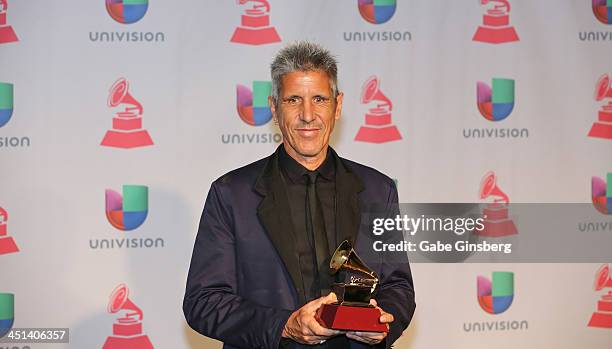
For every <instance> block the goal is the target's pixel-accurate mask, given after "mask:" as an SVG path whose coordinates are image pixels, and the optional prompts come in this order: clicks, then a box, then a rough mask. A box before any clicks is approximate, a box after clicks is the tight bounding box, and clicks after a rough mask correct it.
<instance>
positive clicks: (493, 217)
mask: <svg viewBox="0 0 612 349" xmlns="http://www.w3.org/2000/svg"><path fill="white" fill-rule="evenodd" d="M479 196H480V199H481V200H485V199H487V198H489V197H492V198H493V202H491V203H488V204H487V206H486V207H485V209H484V210H483V212H482V214H483V217H485V219H484V222H483V225H484V229H483V230H481V231H477V230H476V231H475V233H474V235H480V236H487V237H501V236H508V235H516V234H517V230H516V226H515V225H514V222H513V221H512V220H511V219H510V218H508V204H509V203H510V199H509V198H508V195H506V193H504V192H503V191H502V190H501V189H500V188H499V187H498V186H497V177H496V176H495V173H494V172H493V171H489V172H487V173H486V174H485V175H484V177H482V180H481V182H480V193H479Z"/></svg>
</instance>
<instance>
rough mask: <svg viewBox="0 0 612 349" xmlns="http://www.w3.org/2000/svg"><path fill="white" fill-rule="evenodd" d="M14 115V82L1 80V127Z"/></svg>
mask: <svg viewBox="0 0 612 349" xmlns="http://www.w3.org/2000/svg"><path fill="white" fill-rule="evenodd" d="M11 116H13V84H9V83H6V82H0V127H2V126H4V125H6V124H7V123H8V122H9V120H10V119H11Z"/></svg>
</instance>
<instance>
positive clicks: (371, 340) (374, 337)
mask: <svg viewBox="0 0 612 349" xmlns="http://www.w3.org/2000/svg"><path fill="white" fill-rule="evenodd" d="M370 304H372V305H373V306H375V307H376V309H378V310H380V318H379V321H380V322H381V323H383V324H386V325H387V330H388V329H389V324H390V323H392V322H393V320H394V319H393V315H391V314H389V313H387V312H386V311H384V310H382V309H381V308H380V307H379V306H378V303H376V300H374V299H370ZM346 337H347V338H350V339H354V340H356V341H359V342H362V343H366V344H369V345H375V344H378V343H380V342H382V341H383V339H385V338H386V337H387V332H362V331H350V332H347V333H346Z"/></svg>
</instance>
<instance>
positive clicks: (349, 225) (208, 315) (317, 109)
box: [183, 42, 415, 349]
mask: <svg viewBox="0 0 612 349" xmlns="http://www.w3.org/2000/svg"><path fill="white" fill-rule="evenodd" d="M271 70H272V92H271V96H270V98H269V103H270V108H271V111H272V115H273V117H274V119H275V121H276V122H277V123H278V125H279V128H280V130H281V133H282V135H283V143H282V144H281V145H280V146H279V147H278V149H277V150H276V152H275V153H274V154H272V155H271V156H269V157H267V158H264V159H261V160H259V161H257V162H254V163H252V164H249V165H247V166H245V167H242V168H239V169H237V170H234V171H231V172H229V173H227V174H225V175H223V176H222V177H220V178H219V179H217V180H216V181H215V182H214V183H213V184H212V186H211V189H210V192H209V193H208V197H207V199H206V203H205V206H204V211H203V213H202V218H201V221H200V227H199V230H198V235H197V237H196V242H195V246H194V250H193V256H192V260H191V266H190V269H189V275H188V279H187V287H186V292H185V299H184V302H183V311H184V313H185V318H186V319H187V322H188V323H189V325H190V326H191V327H192V328H193V329H194V330H196V331H198V332H199V333H201V334H203V335H205V336H208V337H211V338H215V339H219V340H221V341H223V342H224V343H225V347H226V348H273V349H276V348H279V347H282V348H300V347H313V346H316V347H318V348H348V347H358V346H359V345H380V346H382V347H385V346H386V347H387V348H389V347H390V346H391V344H392V343H393V342H394V341H395V340H396V339H397V338H398V337H399V336H400V335H401V333H402V331H403V330H404V329H405V328H406V327H407V326H408V324H409V323H410V320H411V318H412V315H413V313H414V309H415V303H414V291H413V284H412V276H411V273H410V267H409V265H408V261H407V258H406V256H405V255H401V256H400V257H398V256H397V255H396V256H394V257H393V258H392V259H388V257H387V256H385V255H383V254H382V253H378V254H377V253H375V252H373V250H372V247H371V243H370V244H369V245H368V236H365V234H360V235H359V237H358V231H359V229H360V223H361V212H360V207H361V208H363V207H364V206H365V205H369V204H373V203H379V204H382V205H385V206H386V207H387V208H389V209H393V207H394V205H395V204H397V190H396V188H395V185H394V183H393V181H392V180H391V179H390V178H388V177H386V176H384V175H383V174H381V173H379V172H377V171H376V170H373V169H371V168H368V167H366V166H363V165H359V164H357V163H354V162H351V161H348V160H345V159H342V158H340V157H338V155H337V154H336V153H335V151H334V150H333V149H332V148H331V147H329V145H328V144H329V138H330V135H331V133H332V131H333V129H334V124H335V122H336V121H337V120H338V119H339V118H340V115H341V111H342V99H343V94H342V93H341V92H339V91H338V87H337V64H336V61H335V59H334V58H333V57H332V56H331V54H330V53H329V52H328V51H327V50H325V49H323V48H321V47H320V46H318V45H315V44H311V43H305V42H301V43H296V44H293V45H290V46H288V47H286V48H285V49H283V50H282V51H280V52H279V53H278V55H277V56H276V58H275V59H274V61H273V63H272V66H271ZM395 238H396V239H397V240H399V239H400V238H401V237H395ZM344 239H348V240H350V241H352V242H353V245H354V246H355V250H356V251H357V253H358V254H359V255H360V256H361V257H362V258H363V259H364V260H365V262H366V263H367V264H368V265H369V266H370V267H371V268H372V269H374V270H375V271H376V272H377V274H378V275H379V276H380V279H381V280H380V284H379V287H378V291H377V293H376V294H375V300H372V304H373V305H375V306H376V307H377V308H378V309H379V310H380V312H381V316H380V319H379V321H380V322H382V323H385V324H387V325H388V326H389V332H388V334H387V333H385V332H356V331H337V330H332V329H328V328H324V327H323V326H321V325H320V324H319V323H318V322H317V321H316V319H315V313H316V311H317V309H318V308H319V307H320V306H321V305H322V304H329V303H333V302H334V301H336V297H335V295H334V294H333V293H330V292H329V289H330V288H331V284H332V283H333V282H334V280H333V278H332V277H331V276H330V274H329V272H328V270H329V261H330V256H331V254H332V253H333V251H334V250H335V248H336V247H337V246H338V244H339V243H340V242H342V241H343V240H344ZM391 254H392V253H391Z"/></svg>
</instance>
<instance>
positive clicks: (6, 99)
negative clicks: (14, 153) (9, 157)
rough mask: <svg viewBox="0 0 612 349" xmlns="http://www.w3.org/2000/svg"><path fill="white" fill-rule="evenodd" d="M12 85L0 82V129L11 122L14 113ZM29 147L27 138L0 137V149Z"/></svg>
mask: <svg viewBox="0 0 612 349" xmlns="http://www.w3.org/2000/svg"><path fill="white" fill-rule="evenodd" d="M13 94H14V88H13V84H11V83H8V82H0V128H2V127H4V126H5V125H6V124H8V122H9V121H10V120H11V117H12V116H13V111H14V105H13V97H14V96H13ZM29 146H30V138H29V137H1V136H0V148H23V147H29Z"/></svg>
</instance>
